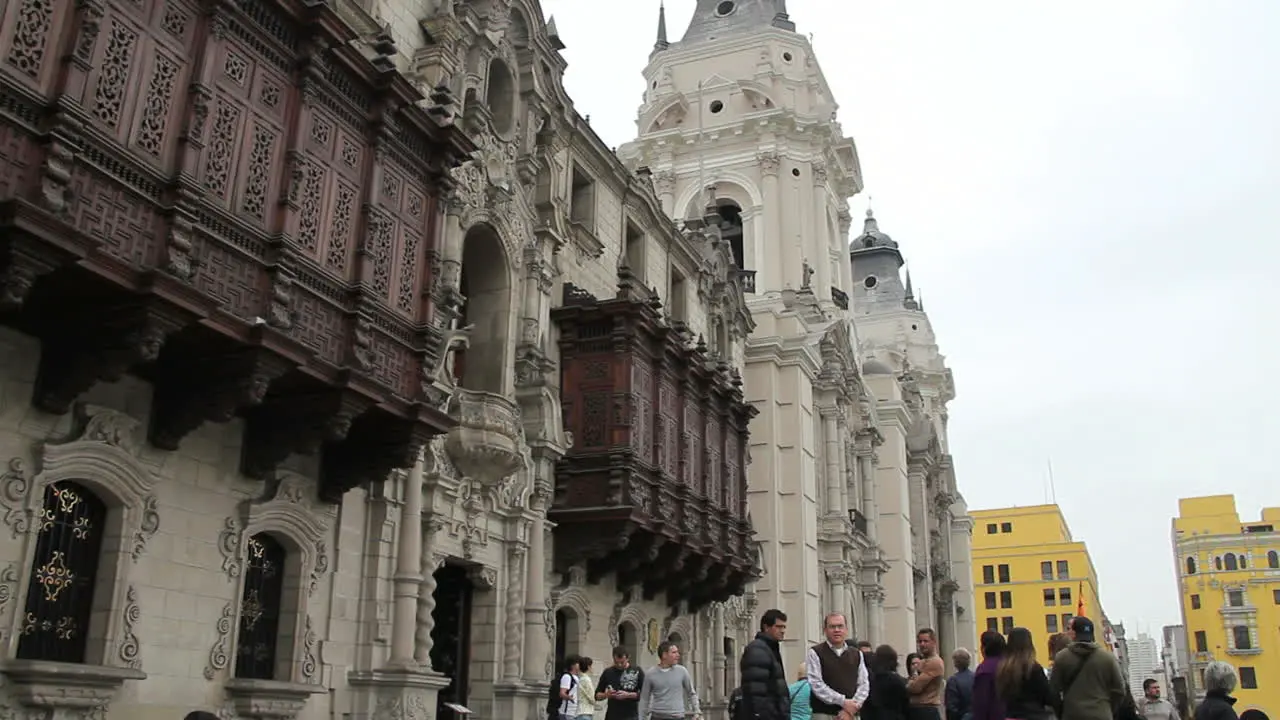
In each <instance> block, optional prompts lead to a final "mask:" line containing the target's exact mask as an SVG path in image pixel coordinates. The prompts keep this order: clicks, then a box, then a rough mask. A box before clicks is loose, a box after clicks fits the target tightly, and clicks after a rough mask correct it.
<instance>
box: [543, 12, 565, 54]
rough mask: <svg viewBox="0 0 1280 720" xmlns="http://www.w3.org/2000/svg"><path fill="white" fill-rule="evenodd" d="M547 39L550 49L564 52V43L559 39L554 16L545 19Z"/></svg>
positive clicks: (558, 30)
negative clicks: (549, 42)
mask: <svg viewBox="0 0 1280 720" xmlns="http://www.w3.org/2000/svg"><path fill="white" fill-rule="evenodd" d="M547 39H548V40H550V41H551V47H553V48H555V49H556V50H564V49H565V44H564V41H563V40H561V39H560V29H559V28H557V27H556V16H555V15H552V16H550V17H548V18H547Z"/></svg>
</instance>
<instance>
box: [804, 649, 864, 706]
mask: <svg viewBox="0 0 1280 720" xmlns="http://www.w3.org/2000/svg"><path fill="white" fill-rule="evenodd" d="M829 647H830V648H831V652H833V653H835V654H836V657H841V656H843V655H844V654H845V652H856V653H859V654H860V655H861V653H862V651H861V650H859V649H858V648H851V647H849V646H848V645H845V644H844V643H840V645H839V646H835V645H830V646H829ZM804 661H805V668H806V672H805V676H806V678H807V679H808V680H809V687H810V688H811V689H812V690H813V694H814V695H817V696H818V699H819V700H821V701H822V702H825V703H830V704H831V705H844V702H845V701H846V700H853V701H854V702H856V703H858V705H859V706H862V705H864V704H866V702H867V696H868V695H870V694H871V680H870V679H869V678H868V677H867V663H866V662H865V661H866V657H865V656H861V657H859V658H858V689H857V691H855V692H854V693H853V697H852V698H847V697H845V696H844V695H841V694H840V693H838V692H836V691H835V690H832V689H831V686H830V685H827V684H826V683H825V682H823V680H822V660H821V659H820V658H819V657H818V651H817V650H815V649H814V648H812V647H810V648H809V652H807V653H805V658H804Z"/></svg>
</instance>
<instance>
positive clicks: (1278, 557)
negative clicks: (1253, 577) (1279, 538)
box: [1267, 550, 1280, 570]
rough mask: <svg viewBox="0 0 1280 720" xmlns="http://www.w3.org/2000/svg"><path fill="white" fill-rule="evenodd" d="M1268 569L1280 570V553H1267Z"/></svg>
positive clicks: (1272, 551) (1270, 551)
mask: <svg viewBox="0 0 1280 720" xmlns="http://www.w3.org/2000/svg"><path fill="white" fill-rule="evenodd" d="M1267 567H1269V568H1271V569H1272V570H1276V569H1280V553H1276V551H1275V550H1268V551H1267Z"/></svg>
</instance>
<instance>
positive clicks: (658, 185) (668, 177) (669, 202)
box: [653, 170, 676, 217]
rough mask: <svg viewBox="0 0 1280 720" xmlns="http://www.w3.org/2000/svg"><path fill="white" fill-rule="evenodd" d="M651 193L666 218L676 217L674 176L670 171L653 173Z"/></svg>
mask: <svg viewBox="0 0 1280 720" xmlns="http://www.w3.org/2000/svg"><path fill="white" fill-rule="evenodd" d="M653 192H654V194H656V195H657V196H658V202H660V203H661V204H662V212H664V213H666V214H667V217H676V174H675V173H674V172H672V171H670V170H663V171H660V172H657V173H654V176H653Z"/></svg>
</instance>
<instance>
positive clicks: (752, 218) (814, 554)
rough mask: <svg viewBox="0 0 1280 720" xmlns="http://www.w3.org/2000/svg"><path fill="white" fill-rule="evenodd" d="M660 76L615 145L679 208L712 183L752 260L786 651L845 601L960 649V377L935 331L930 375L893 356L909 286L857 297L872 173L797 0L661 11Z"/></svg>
mask: <svg viewBox="0 0 1280 720" xmlns="http://www.w3.org/2000/svg"><path fill="white" fill-rule="evenodd" d="M644 75H645V78H646V80H647V84H648V87H647V89H646V91H645V94H644V98H643V102H642V104H641V106H640V109H639V121H638V125H639V127H640V135H639V137H638V138H637V139H636V140H635V141H634V142H632V143H628V144H627V145H625V146H623V147H622V148H620V149H619V154H620V155H621V156H622V157H623V158H624V160H625V161H626V162H628V163H629V164H631V165H632V166H633V167H645V168H648V169H649V170H650V171H651V172H652V173H653V175H654V178H655V184H656V187H657V190H658V195H659V197H660V198H661V199H662V202H663V207H664V209H665V210H666V211H667V213H668V214H670V215H671V216H672V217H676V218H687V217H695V216H697V215H699V214H700V213H701V208H702V207H703V205H704V198H706V197H707V196H708V194H710V195H711V197H713V199H714V202H716V203H717V205H718V206H719V208H720V211H721V212H720V214H721V216H722V222H723V225H724V227H725V228H726V229H728V230H729V231H730V232H736V235H735V237H736V238H737V239H738V244H737V245H736V246H735V260H736V262H737V263H738V265H739V266H740V267H741V268H743V269H744V270H746V271H749V272H751V273H753V274H754V280H755V283H754V291H755V292H754V294H753V295H752V296H751V299H750V300H749V302H748V305H749V307H750V309H751V312H752V315H753V318H754V319H755V325H756V329H755V331H754V332H753V334H752V336H751V338H750V339H749V340H748V342H747V350H746V391H747V395H748V397H749V399H750V400H751V401H752V402H753V403H754V404H755V405H756V406H757V407H758V408H759V409H760V411H761V413H760V415H759V416H758V417H757V418H756V420H755V421H754V422H753V425H752V455H753V464H752V465H751V468H750V492H751V495H752V502H751V509H752V517H753V520H754V523H755V527H756V530H757V532H758V533H759V537H760V540H761V543H762V555H763V558H764V570H765V575H764V577H763V578H761V580H760V581H759V583H758V584H757V586H756V593H757V597H758V599H759V602H760V603H761V604H762V605H763V606H776V607H780V608H783V609H784V610H785V611H787V612H788V613H792V618H791V620H792V622H791V623H790V628H791V631H790V635H791V637H789V638H788V640H787V641H786V642H785V643H784V653H785V659H786V661H787V663H788V664H789V666H791V665H794V664H795V663H798V662H799V661H800V660H801V658H802V656H803V655H802V654H803V651H804V648H805V646H806V644H807V643H810V642H813V641H816V640H817V639H819V638H820V637H821V628H820V625H821V619H822V617H823V615H824V614H825V613H826V612H828V611H833V610H838V611H844V612H846V613H848V614H849V615H850V622H851V625H852V633H853V634H854V635H855V636H857V637H859V638H866V639H870V640H871V641H872V642H876V643H879V642H889V643H891V644H893V645H894V646H896V647H897V648H899V649H900V651H903V652H905V650H904V649H905V648H911V647H914V645H915V638H914V635H915V629H916V628H919V627H926V626H933V627H935V628H938V629H939V631H940V636H941V638H942V643H943V644H942V647H943V650H944V652H946V651H949V650H950V649H952V648H955V647H957V646H958V645H967V644H970V643H971V642H972V641H971V640H970V639H969V638H971V637H972V632H971V629H972V619H971V616H969V615H966V608H969V607H971V606H972V603H971V597H972V590H971V589H967V590H966V589H965V588H964V587H962V586H961V585H960V583H966V584H967V583H968V582H969V581H968V579H967V578H968V577H969V575H968V571H967V568H968V564H969V560H968V554H969V553H968V537H969V535H968V532H969V529H968V528H969V526H968V524H967V520H966V519H965V509H964V508H965V506H964V504H963V500H962V499H961V497H960V495H959V493H958V491H957V490H956V488H955V481H954V477H953V474H952V472H951V465H950V458H949V456H948V455H947V454H946V450H945V443H946V439H945V438H946V435H945V417H946V410H945V405H946V402H947V401H948V400H949V399H950V396H951V394H952V391H951V379H950V373H949V371H948V370H946V368H945V365H944V363H943V360H942V357H941V356H940V355H937V354H936V347H933V346H932V344H931V343H932V336H931V335H930V336H929V337H930V339H929V340H928V341H927V342H928V343H929V344H928V345H926V346H921V347H920V348H919V350H913V352H914V353H916V354H917V355H919V356H920V357H917V358H913V360H914V361H915V362H916V365H915V368H916V369H912V368H910V367H908V365H906V364H905V355H903V356H901V357H896V359H895V358H891V357H890V356H889V352H890V351H891V350H893V349H895V348H896V347H897V344H895V343H897V340H898V338H897V336H896V335H894V334H892V333H891V334H889V335H888V336H886V335H885V334H884V331H883V329H882V328H883V326H884V325H885V323H889V324H890V325H892V326H893V327H896V324H897V323H898V321H899V314H900V313H899V311H901V312H907V310H906V308H904V307H902V303H901V298H899V300H898V303H897V305H896V306H895V309H892V310H886V311H883V312H882V310H881V308H880V307H879V306H873V305H871V304H868V300H869V298H870V296H869V295H867V294H866V293H865V292H860V291H861V290H863V287H862V286H861V285H860V284H859V283H861V282H862V278H861V277H860V276H859V272H860V271H861V269H860V263H859V261H858V260H857V259H856V256H857V253H854V256H855V257H854V258H853V259H852V261H851V257H850V255H849V249H850V242H851V239H850V234H849V232H850V227H851V224H852V216H851V213H850V209H849V205H848V200H849V198H850V197H852V196H853V195H855V194H857V193H858V192H860V191H861V190H862V185H863V182H862V170H861V166H860V163H859V160H858V155H857V151H856V149H855V146H854V143H853V140H852V139H850V138H847V137H845V135H844V133H843V131H842V129H841V126H840V124H839V123H838V122H837V121H836V110H837V107H836V102H835V99H834V98H833V96H832V92H831V88H830V87H829V85H828V84H827V81H826V78H825V77H824V75H823V72H822V69H821V67H820V66H819V64H818V60H817V58H816V57H815V55H814V53H813V48H812V46H811V45H810V43H809V41H808V40H807V38H806V37H805V36H804V35H803V34H801V33H797V32H796V26H795V24H794V22H792V19H791V18H790V16H789V15H788V14H787V11H786V6H785V2H782V0H771V1H760V2H754V1H753V2H736V3H733V2H729V3H725V2H716V1H715V0H699V2H698V4H697V8H696V9H695V11H694V16H693V19H692V20H691V22H690V25H689V27H688V29H687V30H686V31H685V33H684V35H683V37H682V38H681V39H679V40H676V41H673V40H671V39H669V38H668V36H667V26H666V17H665V15H664V14H660V16H659V21H658V37H657V41H656V42H655V45H654V49H653V53H652V54H651V56H650V60H649V63H648V65H647V66H646V68H645V70H644ZM856 244H857V243H856V241H855V242H854V245H855V246H856ZM900 266H901V261H900V259H899V262H898V265H897V266H895V267H894V268H893V269H894V273H895V277H896V273H897V269H898V267H900ZM917 314H919V315H920V320H919V321H917V323H924V327H926V328H927V318H924V317H923V315H922V313H917ZM882 317H883V318H887V319H883V320H882V319H881V318H882ZM904 347H905V346H904ZM928 348H932V350H928ZM928 352H932V353H933V355H930V356H929V357H928V358H927V359H926V358H925V357H924V355H925V354H927V353H928ZM886 362H890V364H888V365H886V364H885V363H886ZM885 370H887V371H888V374H887V375H886V374H883V373H882V371H885ZM966 593H967V595H966ZM963 597H967V598H969V600H959V598H963ZM965 623H968V625H967V627H968V628H969V630H966V629H965V627H966V625H965Z"/></svg>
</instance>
